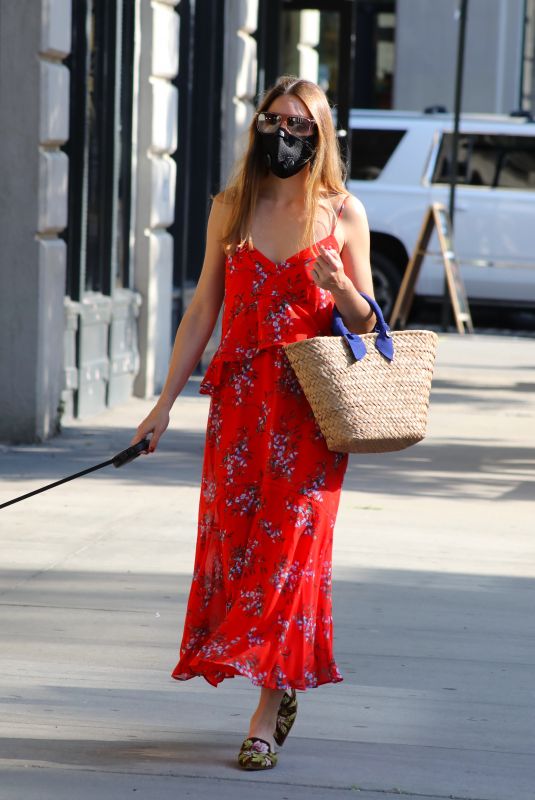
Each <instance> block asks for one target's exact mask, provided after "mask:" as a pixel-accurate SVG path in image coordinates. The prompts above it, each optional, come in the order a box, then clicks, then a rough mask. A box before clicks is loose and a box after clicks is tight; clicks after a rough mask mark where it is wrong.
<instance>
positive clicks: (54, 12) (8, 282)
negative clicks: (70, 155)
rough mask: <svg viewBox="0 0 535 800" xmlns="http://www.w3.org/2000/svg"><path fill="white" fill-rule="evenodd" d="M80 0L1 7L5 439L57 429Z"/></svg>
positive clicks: (1, 392)
mask: <svg viewBox="0 0 535 800" xmlns="http://www.w3.org/2000/svg"><path fill="white" fill-rule="evenodd" d="M70 47H71V0H41V2H35V0H17V2H12V0H0V142H1V143H2V144H1V147H0V174H1V175H2V192H1V193H0V241H1V243H2V247H1V248H0V439H3V440H4V441H11V442H36V441H42V440H44V439H46V438H47V437H48V436H50V435H53V434H54V433H55V432H56V431H57V427H58V419H59V403H60V395H61V388H62V378H63V375H62V360H63V319H64V312H63V297H64V294H65V268H66V254H65V244H64V242H63V241H62V240H61V239H59V238H58V234H59V233H60V232H61V231H62V230H63V229H64V228H65V226H66V224H67V183H68V160H67V157H66V155H65V154H64V153H63V152H61V151H60V149H59V148H60V146H61V145H62V144H63V143H64V142H65V141H66V140H67V138H68V130H69V119H68V115H69V72H68V70H67V69H66V67H65V66H64V65H63V64H62V63H61V62H62V60H63V59H64V58H65V57H66V56H67V55H68V53H69V52H70Z"/></svg>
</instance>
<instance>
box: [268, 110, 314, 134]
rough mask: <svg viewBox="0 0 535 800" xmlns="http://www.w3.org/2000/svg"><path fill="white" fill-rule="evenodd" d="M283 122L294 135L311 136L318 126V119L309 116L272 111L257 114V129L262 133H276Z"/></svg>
mask: <svg viewBox="0 0 535 800" xmlns="http://www.w3.org/2000/svg"><path fill="white" fill-rule="evenodd" d="M283 123H284V127H285V128H286V130H287V131H288V133H291V134H292V135H293V136H311V135H312V134H313V133H314V128H315V127H316V120H314V119H308V117H296V116H293V115H288V114H273V113H271V111H260V112H259V113H258V114H257V115H256V129H257V130H258V131H259V132H260V133H276V132H277V131H278V130H279V128H280V126H281V125H282V124H283Z"/></svg>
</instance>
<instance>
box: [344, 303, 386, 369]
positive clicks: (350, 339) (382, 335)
mask: <svg viewBox="0 0 535 800" xmlns="http://www.w3.org/2000/svg"><path fill="white" fill-rule="evenodd" d="M359 294H360V295H362V297H363V298H364V299H365V300H367V301H368V303H369V304H370V306H371V308H372V310H373V311H374V312H375V316H376V318H377V323H376V325H375V327H374V329H373V330H374V333H376V334H377V336H376V339H375V347H376V348H377V350H379V352H380V353H381V354H382V355H383V356H384V357H385V358H387V359H388V360H389V361H393V360H394V342H393V341H392V336H391V334H390V328H389V327H388V325H387V323H386V322H385V318H384V317H383V312H382V311H381V309H380V308H379V306H378V304H377V303H376V301H375V300H374V299H373V297H369V296H368V295H367V294H364V292H359ZM331 330H332V332H333V333H334V335H335V336H343V337H344V339H345V340H346V342H347V344H348V346H349V349H350V350H351V352H352V353H353V356H354V358H355V361H360V360H361V359H362V358H364V356H365V355H366V352H367V351H366V345H365V344H364V342H363V341H362V339H361V338H360V336H359V335H358V333H351V331H349V330H348V329H347V328H346V326H345V324H344V321H343V319H342V315H341V314H340V312H339V311H338V309H337V308H336V306H335V307H334V308H333V319H332V324H331Z"/></svg>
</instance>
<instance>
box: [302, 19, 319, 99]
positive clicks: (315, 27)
mask: <svg viewBox="0 0 535 800" xmlns="http://www.w3.org/2000/svg"><path fill="white" fill-rule="evenodd" d="M299 22H300V25H299V44H298V45H297V50H298V51H299V77H300V78H305V79H306V80H308V81H314V83H317V82H318V72H319V53H318V51H317V50H316V48H317V46H318V44H319V41H320V12H319V11H314V10H312V9H308V10H306V11H301V12H300V14H299Z"/></svg>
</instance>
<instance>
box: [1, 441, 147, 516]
mask: <svg viewBox="0 0 535 800" xmlns="http://www.w3.org/2000/svg"><path fill="white" fill-rule="evenodd" d="M149 442H150V439H142V440H141V442H137V444H133V445H132V446H131V447H127V448H126V450H122V451H121V452H120V453H117V455H116V456H113V458H110V459H109V460H108V461H103V462H102V464H97V465H96V466H95V467H89V469H83V470H82V471H81V472H77V473H76V474H75V475H69V477H68V478H62V479H61V480H60V481H56V482H55V483H49V484H48V485H47V486H42V487H41V488H40V489H35V490H34V491H33V492H28V494H23V495H21V496H20V497H15V499H14V500H8V502H7V503H2V504H1V505H0V509H2V508H7V506H12V505H13V503H20V501H21V500H27V498H28V497H33V496H34V494H40V493H41V492H46V491H48V489H53V488H54V487H55V486H61V484H62V483H67V481H73V480H74V479H75V478H80V477H81V476H82V475H87V474H88V473H89V472H94V471H95V470H96V469H102V467H107V466H109V465H110V464H113V466H114V467H117V468H119V467H122V466H124V464H128V462H129V461H133V460H134V458H137V457H138V456H139V455H140V453H142V452H143V451H144V450H146V449H147V448H148V446H149Z"/></svg>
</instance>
